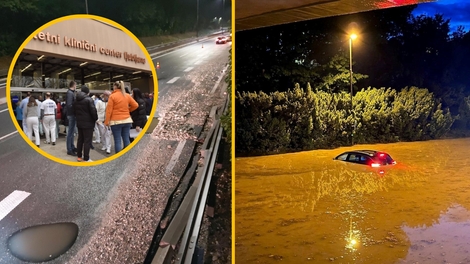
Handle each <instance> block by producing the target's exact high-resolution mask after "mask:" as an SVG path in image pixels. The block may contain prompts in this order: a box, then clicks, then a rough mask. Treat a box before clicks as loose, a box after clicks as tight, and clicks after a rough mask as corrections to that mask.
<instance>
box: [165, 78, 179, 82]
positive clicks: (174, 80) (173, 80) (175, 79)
mask: <svg viewBox="0 0 470 264" xmlns="http://www.w3.org/2000/svg"><path fill="white" fill-rule="evenodd" d="M179 78H180V77H175V78H173V79H171V80H169V81H168V82H167V83H174V82H176V81H177V80H178V79H179Z"/></svg>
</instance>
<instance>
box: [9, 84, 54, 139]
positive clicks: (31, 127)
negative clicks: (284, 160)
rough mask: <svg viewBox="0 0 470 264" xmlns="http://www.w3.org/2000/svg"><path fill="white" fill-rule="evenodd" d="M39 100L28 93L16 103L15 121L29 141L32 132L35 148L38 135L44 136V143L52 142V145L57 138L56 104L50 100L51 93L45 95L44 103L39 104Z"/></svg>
mask: <svg viewBox="0 0 470 264" xmlns="http://www.w3.org/2000/svg"><path fill="white" fill-rule="evenodd" d="M39 99H40V98H39ZM39 99H36V98H35V97H34V96H33V95H31V93H28V94H27V97H26V98H25V99H23V100H22V101H21V102H18V103H19V106H18V107H17V109H16V115H17V119H18V120H19V123H20V126H22V127H23V131H25V132H26V134H27V136H28V138H29V139H30V140H31V141H32V136H33V132H34V136H35V143H36V146H38V147H39V146H40V141H41V139H40V134H45V137H46V141H45V142H44V143H46V144H51V142H52V145H55V142H56V138H57V137H58V131H57V121H56V119H57V117H58V112H57V104H56V103H55V102H54V101H53V100H52V99H51V93H46V100H45V101H43V102H41V101H40V100H39ZM59 115H60V113H59ZM59 118H60V116H59ZM59 120H60V119H59ZM43 132H44V133H43Z"/></svg>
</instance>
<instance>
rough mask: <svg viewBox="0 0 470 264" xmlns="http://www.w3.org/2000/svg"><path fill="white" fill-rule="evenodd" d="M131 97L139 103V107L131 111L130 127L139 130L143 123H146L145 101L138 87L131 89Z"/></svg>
mask: <svg viewBox="0 0 470 264" xmlns="http://www.w3.org/2000/svg"><path fill="white" fill-rule="evenodd" d="M132 97H133V98H134V100H135V101H136V102H137V103H138V104H139V107H138V108H137V109H136V110H134V111H132V112H131V117H132V122H133V123H132V128H135V130H136V131H137V132H140V130H141V129H142V128H144V126H145V123H147V113H146V102H145V99H144V97H143V96H142V92H141V91H140V90H139V88H134V89H132Z"/></svg>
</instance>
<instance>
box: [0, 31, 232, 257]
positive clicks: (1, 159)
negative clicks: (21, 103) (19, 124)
mask: <svg viewBox="0 0 470 264" xmlns="http://www.w3.org/2000/svg"><path fill="white" fill-rule="evenodd" d="M213 39H214V40H213ZM202 45H204V48H202ZM230 46H231V45H230V44H225V45H215V37H214V38H210V39H209V40H207V41H201V42H198V43H195V44H191V45H188V46H185V47H182V48H179V49H176V50H174V51H171V52H169V53H167V54H158V55H153V56H152V59H154V64H155V65H156V62H157V61H158V62H159V63H160V69H159V70H157V76H158V77H159V80H158V86H159V100H158V106H157V112H159V113H164V114H163V117H162V120H161V121H160V122H163V121H164V120H165V118H170V114H169V113H168V112H169V110H172V111H173V110H174V109H175V107H174V104H175V103H177V102H180V101H184V100H185V99H187V98H189V97H187V98H181V96H188V95H191V94H192V92H191V91H193V90H194V91H198V92H197V93H198V94H199V96H200V94H201V93H200V92H199V91H200V90H204V91H207V92H204V93H205V94H210V92H211V91H212V90H214V87H215V86H216V84H217V82H218V80H219V76H221V75H222V72H223V70H224V68H225V64H226V63H227V61H228V56H229V52H228V51H229V49H230ZM150 54H152V52H150ZM160 77H161V78H160ZM2 88H3V87H2V86H1V84H0V89H2ZM0 91H1V90H0ZM216 94H217V96H220V94H221V93H220V90H218V93H216ZM179 95H180V96H179ZM207 98H208V99H210V98H209V97H207ZM198 103H199V102H198ZM200 103H201V104H202V105H201V106H196V108H192V110H187V111H190V113H193V112H194V111H193V110H194V109H197V110H198V111H199V112H201V115H208V112H209V111H210V108H211V107H212V105H211V103H212V102H211V101H209V100H208V101H205V102H204V101H201V102H200ZM6 109H7V104H1V105H0V123H1V124H2V125H1V126H0V171H1V175H2V176H1V179H0V201H1V200H2V199H4V198H5V197H7V196H9V195H10V194H12V193H13V192H14V191H22V192H27V193H30V194H29V196H27V197H23V200H22V202H20V203H19V205H17V206H16V207H13V209H12V210H11V212H10V213H8V214H7V215H6V216H5V217H4V218H0V263H8V264H15V263H23V262H22V261H19V260H18V259H17V258H15V257H13V256H12V255H11V254H10V253H9V252H8V249H7V239H8V238H9V237H10V236H11V235H12V234H13V233H14V232H16V231H18V230H21V229H23V228H26V227H30V226H34V225H41V224H50V223H61V222H73V223H76V224H77V225H78V227H79V233H78V238H77V240H76V242H75V244H74V245H73V246H72V248H71V249H70V250H69V251H68V252H67V253H66V254H64V255H62V256H60V257H59V258H57V259H55V260H53V261H50V262H48V263H65V262H67V263H141V262H142V261H143V259H144V258H145V254H146V251H147V249H148V247H149V245H150V241H151V239H152V236H153V233H154V231H155V229H156V226H157V224H158V221H159V219H160V216H161V214H162V211H163V209H164V207H165V205H166V201H167V200H166V199H167V198H168V197H167V196H168V194H169V193H171V191H172V190H173V188H174V187H175V186H176V184H177V182H178V180H179V179H177V178H176V177H174V176H171V175H165V173H162V171H165V170H167V169H168V166H169V165H168V163H169V162H170V158H172V156H173V155H177V154H175V153H176V152H177V151H176V150H175V149H176V146H177V145H178V141H179V140H182V139H181V138H166V139H163V138H161V137H158V136H154V135H152V136H151V135H146V136H144V137H143V138H142V140H141V141H140V142H138V144H137V145H136V146H135V147H134V148H133V149H131V150H130V151H128V152H127V153H125V154H124V155H123V156H121V157H120V158H117V159H115V160H113V161H111V162H108V163H105V164H102V165H97V166H93V167H72V166H67V165H62V164H59V163H56V162H54V161H51V160H49V159H48V158H46V157H43V156H42V155H41V154H39V153H37V152H36V151H35V150H34V149H32V148H31V147H30V146H29V145H28V144H27V143H26V142H25V141H24V140H23V138H22V137H21V136H20V135H19V134H18V133H14V134H11V135H10V133H12V132H14V131H15V130H16V128H15V127H14V126H13V123H12V121H11V118H10V115H9V112H8V111H7V110H6ZM165 113H166V115H167V116H166V117H165V116H164V115H165ZM157 128H158V127H157ZM170 132H171V131H170ZM64 154H65V152H64ZM173 158H174V157H173ZM177 158H178V157H176V160H178V159H177ZM178 165H179V164H178V163H177V164H176V165H175V164H173V165H172V167H171V168H173V167H174V168H175V170H176V169H177V168H178ZM167 171H168V170H167ZM0 217H1V215H0Z"/></svg>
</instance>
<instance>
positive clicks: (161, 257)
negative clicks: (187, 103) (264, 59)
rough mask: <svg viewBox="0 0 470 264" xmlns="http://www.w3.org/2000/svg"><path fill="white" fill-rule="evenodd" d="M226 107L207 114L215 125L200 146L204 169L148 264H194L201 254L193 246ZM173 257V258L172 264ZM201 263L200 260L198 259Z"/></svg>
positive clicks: (206, 194)
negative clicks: (173, 257)
mask: <svg viewBox="0 0 470 264" xmlns="http://www.w3.org/2000/svg"><path fill="white" fill-rule="evenodd" d="M228 105H229V100H228V98H227V99H226V101H225V104H224V105H223V107H220V106H214V107H213V108H212V110H211V113H210V114H209V118H211V119H212V120H216V121H215V122H214V123H213V125H212V126H211V128H210V130H209V131H208V134H207V136H206V139H205V140H204V144H203V145H202V146H201V150H200V152H201V153H200V154H201V157H203V158H204V162H203V166H202V167H200V168H199V169H198V172H197V174H196V176H195V178H194V182H193V184H192V185H191V186H190V187H189V189H188V192H187V193H186V195H185V197H184V200H183V202H182V204H181V205H180V206H179V208H178V212H177V213H176V215H175V216H174V218H173V219H172V220H171V222H170V224H169V225H168V229H167V230H166V231H165V234H164V235H163V236H162V238H161V240H160V242H159V243H160V247H159V248H158V250H157V252H156V253H155V255H154V256H153V258H152V260H151V264H169V263H176V264H181V263H184V264H190V263H192V262H197V261H198V260H196V259H197V257H199V258H200V257H201V256H202V254H201V250H200V249H197V248H196V246H197V241H198V237H199V231H200V227H201V224H202V219H203V215H204V211H205V207H206V202H207V199H208V193H209V188H210V185H211V181H212V176H213V174H214V167H215V163H216V159H217V152H218V150H219V145H220V141H221V140H222V132H223V128H222V127H221V124H220V116H221V115H222V114H223V113H224V112H225V111H226V110H227V108H228ZM221 108H222V109H221ZM198 160H199V158H198ZM193 173H194V170H193ZM183 230H184V233H183ZM180 238H181V240H180ZM178 241H180V246H179V250H178V252H175V249H176V248H177V244H178ZM175 253H176V258H175V259H173V260H172V256H174V254H175ZM200 261H201V259H199V262H200ZM199 262H197V263H199ZM147 263H148V262H147Z"/></svg>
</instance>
